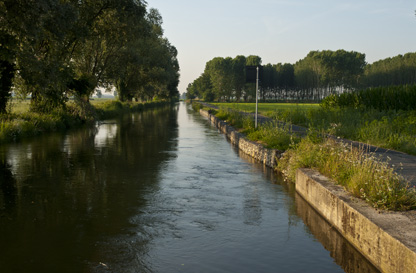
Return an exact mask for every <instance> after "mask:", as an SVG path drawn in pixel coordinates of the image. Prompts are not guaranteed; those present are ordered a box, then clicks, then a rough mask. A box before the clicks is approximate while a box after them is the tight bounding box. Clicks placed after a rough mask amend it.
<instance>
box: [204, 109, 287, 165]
mask: <svg viewBox="0 0 416 273" xmlns="http://www.w3.org/2000/svg"><path fill="white" fill-rule="evenodd" d="M199 113H200V114H201V115H202V116H204V117H207V118H208V120H209V121H210V122H211V123H212V124H214V125H215V126H216V127H217V128H218V129H219V130H220V131H221V132H222V133H224V134H225V135H226V136H227V138H228V139H229V140H230V141H231V143H232V144H233V145H235V146H237V147H238V148H239V149H240V150H241V151H242V152H244V153H245V154H247V155H249V156H251V157H253V158H254V159H256V160H258V161H260V162H262V163H263V164H264V165H266V166H268V167H271V168H273V167H275V166H276V164H277V159H278V158H280V156H281V154H282V152H281V151H279V150H276V149H267V148H265V147H263V145H261V144H259V143H256V142H254V141H250V140H247V139H246V138H244V137H243V135H242V134H241V133H239V132H238V131H236V130H235V129H234V128H233V127H232V126H230V125H228V124H227V122H225V121H222V120H220V119H219V118H217V117H216V116H214V115H211V114H210V113H209V112H208V111H206V110H203V109H201V110H199Z"/></svg>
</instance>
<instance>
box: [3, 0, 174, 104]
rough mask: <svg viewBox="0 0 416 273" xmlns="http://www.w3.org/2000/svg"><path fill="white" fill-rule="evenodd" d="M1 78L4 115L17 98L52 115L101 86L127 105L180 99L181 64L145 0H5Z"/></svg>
mask: <svg viewBox="0 0 416 273" xmlns="http://www.w3.org/2000/svg"><path fill="white" fill-rule="evenodd" d="M0 75H1V80H0V112H5V111H6V110H7V107H6V105H7V102H8V100H9V99H10V97H11V95H12V93H13V92H14V93H15V94H17V95H20V96H22V97H26V96H28V95H30V96H31V108H32V110H34V111H40V112H49V111H51V110H53V109H55V108H56V107H64V105H65V102H66V100H68V98H69V97H74V98H75V99H76V101H77V100H78V101H88V98H89V97H90V96H91V95H92V94H93V92H94V91H95V90H97V89H98V88H107V89H114V88H115V89H116V90H117V93H118V96H119V99H120V100H122V101H126V100H132V99H137V100H151V99H155V97H157V98H159V99H171V98H173V97H177V96H178V89H177V87H178V83H179V65H178V61H177V50H176V48H175V47H174V46H172V45H171V44H170V43H169V41H168V40H167V39H166V38H165V37H164V36H163V29H162V17H161V15H160V14H159V12H158V11H157V10H156V9H153V8H149V9H148V8H147V4H146V2H145V1H144V0H36V1H28V0H1V1H0Z"/></svg>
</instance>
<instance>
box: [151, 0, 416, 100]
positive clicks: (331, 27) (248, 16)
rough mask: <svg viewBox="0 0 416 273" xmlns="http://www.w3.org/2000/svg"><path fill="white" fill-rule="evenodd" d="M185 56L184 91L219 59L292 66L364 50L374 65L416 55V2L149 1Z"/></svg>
mask: <svg viewBox="0 0 416 273" xmlns="http://www.w3.org/2000/svg"><path fill="white" fill-rule="evenodd" d="M147 6H148V8H156V9H158V10H159V12H160V14H161V15H162V18H163V25H162V27H163V29H164V35H165V37H166V38H167V39H168V40H169V41H170V43H171V44H172V45H173V46H175V47H176V49H177V50H178V60H179V66H180V74H181V77H180V83H179V92H180V93H181V94H182V93H183V92H186V88H187V86H188V84H189V83H192V82H193V81H194V80H195V79H196V78H198V77H199V76H200V75H201V74H202V73H203V72H204V68H205V64H206V63H207V62H208V61H209V60H211V59H213V58H215V57H224V58H225V57H232V58H234V57H235V56H237V55H244V56H249V55H258V56H260V57H261V58H262V63H263V65H265V64H268V63H271V64H277V63H291V64H294V63H296V62H297V61H299V60H301V59H303V58H304V57H306V55H307V54H308V53H309V52H310V51H312V50H334V51H335V50H338V49H344V50H347V51H358V52H360V53H364V54H365V55H366V61H367V63H373V62H375V61H378V60H381V59H385V58H389V57H394V56H397V55H399V54H402V55H403V54H406V53H408V52H416V16H415V10H416V1H415V0H251V1H248V0H205V1H198V0H147Z"/></svg>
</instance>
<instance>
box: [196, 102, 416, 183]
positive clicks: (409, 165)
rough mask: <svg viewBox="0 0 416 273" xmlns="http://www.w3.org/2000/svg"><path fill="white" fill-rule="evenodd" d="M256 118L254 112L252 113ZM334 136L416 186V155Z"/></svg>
mask: <svg viewBox="0 0 416 273" xmlns="http://www.w3.org/2000/svg"><path fill="white" fill-rule="evenodd" d="M202 104H203V105H206V106H207V107H211V108H215V109H218V107H217V106H215V105H212V104H208V103H202ZM242 113H244V114H247V113H245V112H242ZM250 115H252V116H253V118H254V114H250ZM257 121H258V123H259V124H261V123H264V122H268V121H272V119H271V118H268V117H265V116H262V115H258V116H257ZM279 123H280V124H282V125H285V123H284V122H279ZM289 126H290V129H291V131H292V132H294V133H296V134H300V135H306V134H307V131H308V129H307V128H305V127H301V126H297V125H289ZM332 138H334V139H336V140H337V141H342V142H344V143H348V144H351V145H352V146H353V147H357V148H361V149H363V150H364V151H367V152H368V153H372V154H374V155H375V157H376V158H382V160H384V161H388V162H389V164H390V165H391V166H393V167H394V168H395V169H396V171H397V172H398V173H399V174H401V175H402V176H403V177H404V178H405V179H406V180H407V181H408V182H409V184H410V185H411V186H412V187H413V186H415V187H416V156H413V155H409V154H406V153H403V152H398V151H394V150H389V149H384V148H380V147H377V146H373V145H369V144H367V143H363V142H358V141H352V140H349V139H342V138H336V137H333V136H332Z"/></svg>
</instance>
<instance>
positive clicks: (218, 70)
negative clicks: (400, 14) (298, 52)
mask: <svg viewBox="0 0 416 273" xmlns="http://www.w3.org/2000/svg"><path fill="white" fill-rule="evenodd" d="M261 63H262V61H261V58H260V57H259V56H254V55H252V56H248V57H244V56H237V57H235V58H234V59H232V58H230V57H227V58H222V57H216V58H214V59H212V60H210V61H208V62H207V64H206V67H205V70H204V72H203V73H202V75H201V76H200V77H199V78H198V79H196V80H195V81H194V82H193V83H191V84H189V86H188V89H187V92H188V93H187V94H188V97H189V98H193V97H199V98H202V99H204V100H212V101H214V100H215V101H229V100H234V101H240V100H245V101H247V100H253V98H255V93H254V90H255V89H254V85H253V84H246V83H245V66H246V65H250V66H252V65H254V66H257V65H261ZM415 83H416V53H407V54H405V55H403V56H402V55H398V56H396V57H393V58H387V59H384V60H380V61H377V62H375V63H373V64H367V63H366V61H365V54H363V53H359V52H356V51H345V50H342V49H340V50H336V51H331V50H323V51H310V52H309V53H308V55H307V56H306V57H305V58H303V59H301V60H299V61H298V62H296V63H295V64H289V63H285V64H282V63H278V64H270V63H269V64H266V65H264V66H263V79H262V82H261V84H260V86H261V88H260V98H261V99H262V100H308V101H319V100H321V99H323V98H324V97H326V96H328V95H330V94H339V93H343V92H350V91H354V90H358V89H361V88H368V87H378V86H390V85H404V84H410V85H412V84H415Z"/></svg>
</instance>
